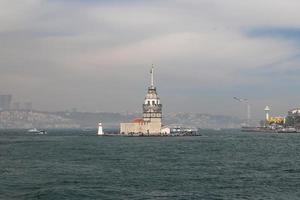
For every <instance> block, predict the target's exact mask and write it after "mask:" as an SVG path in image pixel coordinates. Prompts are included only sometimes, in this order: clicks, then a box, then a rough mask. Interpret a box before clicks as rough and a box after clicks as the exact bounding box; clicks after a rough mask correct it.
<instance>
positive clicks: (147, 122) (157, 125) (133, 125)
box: [120, 66, 162, 135]
mask: <svg viewBox="0 0 300 200" xmlns="http://www.w3.org/2000/svg"><path fill="white" fill-rule="evenodd" d="M153 72H154V69H153V66H152V68H151V71H150V74H151V85H150V87H149V88H148V93H147V95H146V97H145V100H144V104H143V118H138V119H135V120H133V121H132V122H130V123H121V124H120V132H121V134H125V135H128V134H145V135H159V134H161V130H162V104H161V103H160V98H159V96H158V95H157V92H156V87H154V74H153Z"/></svg>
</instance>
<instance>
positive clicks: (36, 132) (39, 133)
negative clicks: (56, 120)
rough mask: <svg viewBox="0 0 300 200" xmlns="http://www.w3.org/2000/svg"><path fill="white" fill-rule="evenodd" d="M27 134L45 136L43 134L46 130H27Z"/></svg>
mask: <svg viewBox="0 0 300 200" xmlns="http://www.w3.org/2000/svg"><path fill="white" fill-rule="evenodd" d="M27 132H28V133H33V134H38V135H45V134H47V131H46V130H38V129H37V128H32V129H29V130H28V131H27Z"/></svg>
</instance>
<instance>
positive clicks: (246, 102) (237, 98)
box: [233, 97, 251, 126]
mask: <svg viewBox="0 0 300 200" xmlns="http://www.w3.org/2000/svg"><path fill="white" fill-rule="evenodd" d="M233 99H235V100H237V101H238V102H241V103H245V104H246V105H247V126H250V118H251V113H250V103H249V100H248V99H243V98H239V97H233Z"/></svg>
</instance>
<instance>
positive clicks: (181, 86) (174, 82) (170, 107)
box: [0, 0, 300, 119]
mask: <svg viewBox="0 0 300 200" xmlns="http://www.w3.org/2000/svg"><path fill="white" fill-rule="evenodd" d="M299 7H300V2H299V1H295V0H287V1H279V0H266V1H259V0H253V1H248V2H245V1H238V0H228V1H218V0H202V1H198V0H173V1H170V0H160V1H158V0H153V1H143V0H142V1H135V0H125V1H124V0H122V1H121V0H112V1H101V0H99V1H96V0H73V1H67V0H28V1H22V2H20V1H17V0H4V1H1V2H0V22H1V23H0V42H1V46H0V69H1V73H0V94H12V95H13V97H14V99H13V101H14V102H32V104H33V105H34V107H35V108H37V109H39V110H48V111H57V110H67V109H72V108H77V109H78V110H81V111H93V112H96V111H104V112H126V111H133V112H139V111H140V110H141V106H142V103H143V100H144V94H145V91H146V89H147V87H148V86H149V82H150V80H149V70H150V67H151V65H152V64H154V65H155V85H156V86H157V90H158V93H159V94H160V98H161V102H162V103H163V105H164V108H163V112H166V113H172V112H193V113H211V114H223V115H229V116H230V115H232V116H238V117H241V118H245V117H246V111H247V110H246V106H245V105H243V104H241V103H239V102H236V101H235V100H234V99H233V97H235V96H237V97H240V98H246V99H249V102H250V104H251V116H252V117H253V118H254V119H259V118H262V119H263V118H264V111H263V110H264V108H265V106H266V105H268V106H270V108H271V115H285V114H287V111H288V110H289V109H292V108H295V107H299V106H300V95H299V94H298V92H297V89H298V88H299V86H300V82H299V81H298V79H299V75H300V68H299V64H300V51H299V50H300V49H299V47H300V39H299V35H300V28H299V27H300V22H299V20H298V19H299V17H300V13H299V11H298V8H299ZM15 106H18V105H17V104H16V105H15ZM28 106H29V105H28Z"/></svg>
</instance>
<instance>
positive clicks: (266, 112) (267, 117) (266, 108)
mask: <svg viewBox="0 0 300 200" xmlns="http://www.w3.org/2000/svg"><path fill="white" fill-rule="evenodd" d="M269 112H270V108H269V106H266V107H265V114H266V121H269V118H270V116H269Z"/></svg>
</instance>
